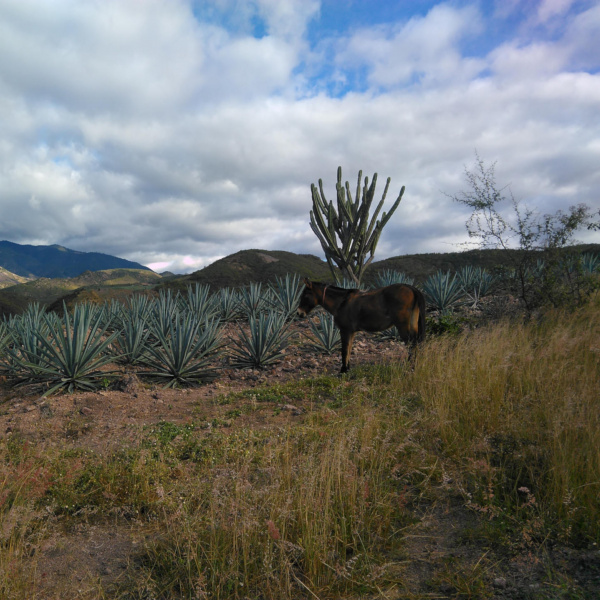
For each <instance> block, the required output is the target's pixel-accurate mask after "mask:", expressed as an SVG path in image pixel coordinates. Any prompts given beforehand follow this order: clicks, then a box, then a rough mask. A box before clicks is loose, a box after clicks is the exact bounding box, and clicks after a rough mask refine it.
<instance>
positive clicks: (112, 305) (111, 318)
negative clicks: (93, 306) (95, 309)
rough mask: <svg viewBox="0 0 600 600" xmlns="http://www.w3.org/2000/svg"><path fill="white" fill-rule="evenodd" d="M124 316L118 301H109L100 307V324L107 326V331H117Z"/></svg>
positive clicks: (122, 308) (123, 310)
mask: <svg viewBox="0 0 600 600" xmlns="http://www.w3.org/2000/svg"><path fill="white" fill-rule="evenodd" d="M124 315H125V309H124V307H123V305H122V304H121V303H120V302H119V301H118V300H110V302H105V303H104V304H103V305H102V323H103V324H106V325H107V330H108V331H114V330H116V329H118V328H119V327H120V324H121V322H122V320H123V318H124Z"/></svg>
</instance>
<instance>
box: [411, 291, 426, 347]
mask: <svg viewBox="0 0 600 600" xmlns="http://www.w3.org/2000/svg"><path fill="white" fill-rule="evenodd" d="M413 293H414V295H415V299H414V303H413V312H412V314H413V316H412V317H411V329H412V330H413V331H414V332H415V334H416V335H415V341H416V342H422V341H423V340H424V339H425V296H424V295H423V292H421V290H418V289H417V288H413Z"/></svg>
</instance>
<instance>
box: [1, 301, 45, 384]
mask: <svg viewBox="0 0 600 600" xmlns="http://www.w3.org/2000/svg"><path fill="white" fill-rule="evenodd" d="M52 314H53V313H52ZM46 318H47V317H46ZM6 327H7V335H8V338H7V339H6V341H5V349H4V362H3V364H2V371H3V372H4V373H6V375H7V376H8V377H9V378H14V379H16V380H17V385H19V383H26V382H28V381H35V380H36V379H37V378H38V377H39V373H40V372H39V369H38V367H39V366H40V365H44V364H45V358H44V352H43V346H42V343H41V342H40V340H41V339H43V338H44V337H47V335H48V324H47V322H46V321H45V312H44V310H43V309H40V308H39V305H37V304H35V305H29V306H28V307H27V309H26V310H25V311H24V312H23V314H22V315H20V316H18V317H13V318H11V319H10V320H9V321H8V322H7V324H6Z"/></svg>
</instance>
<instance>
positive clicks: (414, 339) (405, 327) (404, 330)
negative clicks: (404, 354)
mask: <svg viewBox="0 0 600 600" xmlns="http://www.w3.org/2000/svg"><path fill="white" fill-rule="evenodd" d="M394 325H395V326H396V329H397V330H398V333H399V335H400V339H401V340H402V341H403V342H404V343H405V344H406V349H407V351H408V362H409V364H411V365H413V364H414V360H415V353H416V349H417V343H418V331H416V332H415V331H414V330H413V329H412V328H411V327H410V323H409V320H408V319H402V320H396V322H395V323H394Z"/></svg>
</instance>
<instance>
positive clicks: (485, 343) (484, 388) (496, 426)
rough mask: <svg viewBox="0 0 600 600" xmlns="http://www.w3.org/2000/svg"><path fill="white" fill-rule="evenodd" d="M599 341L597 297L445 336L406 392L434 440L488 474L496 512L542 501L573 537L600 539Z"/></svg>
mask: <svg viewBox="0 0 600 600" xmlns="http://www.w3.org/2000/svg"><path fill="white" fill-rule="evenodd" d="M599 340H600V307H599V306H598V303H596V305H589V306H587V307H585V308H582V309H579V310H578V311H576V312H572V313H568V312H559V311H556V312H551V313H547V314H546V315H545V316H544V318H543V319H542V320H541V321H540V322H533V321H531V322H529V323H526V324H514V323H508V322H506V323H502V324H498V325H494V326H492V327H490V328H486V329H481V330H478V331H474V332H468V333H464V334H462V335H461V336H459V337H457V338H448V337H446V338H439V339H436V340H433V341H430V342H429V343H428V344H426V346H424V348H423V349H422V351H421V352H420V354H419V356H418V359H417V362H416V367H415V370H414V372H413V373H411V374H410V375H409V376H408V377H407V378H405V379H403V380H401V381H400V382H399V384H400V389H401V390H402V389H404V390H410V391H411V392H413V393H417V394H418V395H419V397H420V398H421V399H422V402H423V406H424V411H425V414H426V415H427V418H426V420H425V422H424V427H426V430H427V435H428V438H429V439H430V440H439V441H441V444H442V447H443V451H444V453H445V454H446V455H447V456H449V457H452V458H453V459H454V460H455V462H456V464H457V465H458V466H457V468H459V469H462V470H463V471H465V472H466V471H469V465H470V466H471V467H472V469H471V473H472V474H473V475H475V476H476V478H477V477H479V478H480V479H481V478H483V479H487V485H488V488H489V489H488V491H487V492H486V491H484V492H482V493H481V494H480V500H481V499H483V500H485V501H486V502H487V503H488V504H489V505H490V506H488V507H487V508H489V509H490V510H491V511H492V512H493V510H494V505H499V504H504V505H505V506H508V505H510V506H514V507H517V508H518V507H519V506H522V505H524V504H525V503H529V506H533V504H535V510H536V512H538V513H539V514H540V515H542V516H544V517H545V518H546V519H547V520H548V519H549V520H550V521H552V522H553V523H554V525H556V526H557V527H558V526H560V528H562V530H563V533H564V534H565V535H570V536H575V537H577V536H583V537H586V536H589V537H592V538H595V539H598V537H600V501H599V494H600V385H599V382H600V342H599ZM480 483H481V482H480ZM490 490H491V491H492V493H490ZM532 499H534V500H535V502H532ZM496 508H497V509H498V510H499V507H498V506H496ZM548 522H549V521H548Z"/></svg>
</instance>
